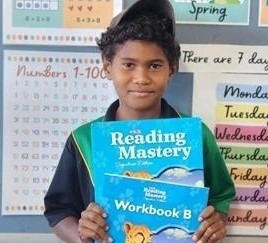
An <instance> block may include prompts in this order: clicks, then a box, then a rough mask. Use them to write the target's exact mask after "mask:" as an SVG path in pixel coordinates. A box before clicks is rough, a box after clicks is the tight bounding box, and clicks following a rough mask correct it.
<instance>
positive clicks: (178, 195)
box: [97, 174, 209, 243]
mask: <svg viewBox="0 0 268 243" xmlns="http://www.w3.org/2000/svg"><path fill="white" fill-rule="evenodd" d="M104 185H105V186H104V187H103V190H102V192H101V197H100V199H99V201H97V202H98V203H99V204H100V205H101V207H102V208H103V209H104V210H105V211H106V212H107V215H108V217H107V219H106V222H107V225H108V226H109V231H108V234H109V236H110V237H111V238H112V239H113V242H115V243H122V242H152V243H163V242H165V243H178V242H180V243H182V242H183V243H188V242H194V241H193V240H192V235H193V233H194V232H195V231H196V229H197V228H198V226H199V225H200V222H199V221H198V218H199V216H200V214H201V212H202V211H203V210H204V209H205V208H206V206H207V200H208V192H209V190H208V188H206V187H194V186H189V185H179V184H175V183H170V182H162V181H157V180H150V179H139V178H133V177H126V176H118V175H112V174H105V175H104Z"/></svg>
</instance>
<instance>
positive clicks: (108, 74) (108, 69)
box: [102, 59, 112, 80]
mask: <svg viewBox="0 0 268 243" xmlns="http://www.w3.org/2000/svg"><path fill="white" fill-rule="evenodd" d="M102 63H103V65H102V66H103V70H104V73H105V75H106V77H107V78H108V79H110V80H111V79H112V76H111V62H110V61H108V60H107V59H103V60H102Z"/></svg>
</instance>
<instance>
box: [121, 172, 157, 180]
mask: <svg viewBox="0 0 268 243" xmlns="http://www.w3.org/2000/svg"><path fill="white" fill-rule="evenodd" d="M124 175H125V176H129V177H136V178H141V179H152V178H153V176H152V175H150V174H149V173H148V172H147V171H136V172H134V171H125V172H124Z"/></svg>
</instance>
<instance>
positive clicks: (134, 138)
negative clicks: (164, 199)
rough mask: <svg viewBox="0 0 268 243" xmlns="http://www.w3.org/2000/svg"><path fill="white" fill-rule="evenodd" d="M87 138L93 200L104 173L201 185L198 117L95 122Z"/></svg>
mask: <svg viewBox="0 0 268 243" xmlns="http://www.w3.org/2000/svg"><path fill="white" fill-rule="evenodd" d="M91 136H92V162H93V164H94V166H93V169H94V170H93V180H94V184H95V194H96V198H98V193H99V191H101V189H102V186H103V175H104V173H112V174H118V175H125V176H130V177H139V178H146V179H157V180H161V181H169V182H174V183H181V184H188V185H196V186H204V176H203V150H202V149H203V145H202V124H201V120H200V119H199V118H168V119H145V120H124V121H110V122H96V123H93V124H92V126H91Z"/></svg>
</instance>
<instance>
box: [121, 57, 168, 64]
mask: <svg viewBox="0 0 268 243" xmlns="http://www.w3.org/2000/svg"><path fill="white" fill-rule="evenodd" d="M120 59H121V60H122V61H131V62H137V59H135V58H131V57H121V58H120ZM147 62H148V63H152V62H161V63H163V62H164V60H163V59H161V58H156V59H151V60H148V61H147Z"/></svg>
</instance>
